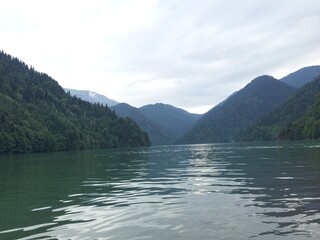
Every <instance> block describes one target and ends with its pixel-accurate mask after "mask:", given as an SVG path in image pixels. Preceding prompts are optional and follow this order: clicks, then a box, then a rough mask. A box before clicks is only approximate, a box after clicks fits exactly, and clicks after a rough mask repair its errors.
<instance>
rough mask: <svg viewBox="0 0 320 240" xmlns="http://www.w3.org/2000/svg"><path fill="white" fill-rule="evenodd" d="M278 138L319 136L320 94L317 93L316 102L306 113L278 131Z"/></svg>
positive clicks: (317, 137)
mask: <svg viewBox="0 0 320 240" xmlns="http://www.w3.org/2000/svg"><path fill="white" fill-rule="evenodd" d="M279 138H280V139H285V140H287V139H289V140H304V139H319V138H320V94H318V95H317V100H316V103H315V104H314V105H313V106H312V107H311V108H310V109H309V111H308V112H307V114H306V115H305V116H303V117H301V118H299V119H298V120H296V121H293V122H290V123H289V124H287V126H286V128H285V129H283V130H282V131H281V132H280V133H279Z"/></svg>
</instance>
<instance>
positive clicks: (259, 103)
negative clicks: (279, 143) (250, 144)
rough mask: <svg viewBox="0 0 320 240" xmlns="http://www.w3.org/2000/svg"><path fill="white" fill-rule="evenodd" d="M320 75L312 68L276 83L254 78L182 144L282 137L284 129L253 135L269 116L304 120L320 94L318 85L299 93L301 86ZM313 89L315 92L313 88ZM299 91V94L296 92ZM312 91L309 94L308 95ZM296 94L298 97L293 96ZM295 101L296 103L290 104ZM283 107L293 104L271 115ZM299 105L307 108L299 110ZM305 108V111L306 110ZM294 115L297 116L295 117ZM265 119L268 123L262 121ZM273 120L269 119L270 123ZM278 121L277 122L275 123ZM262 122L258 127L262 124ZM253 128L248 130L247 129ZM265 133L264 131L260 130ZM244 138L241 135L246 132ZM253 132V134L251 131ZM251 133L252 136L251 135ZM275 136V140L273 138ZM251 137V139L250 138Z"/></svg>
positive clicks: (202, 120)
mask: <svg viewBox="0 0 320 240" xmlns="http://www.w3.org/2000/svg"><path fill="white" fill-rule="evenodd" d="M318 75H320V66H310V67H305V68H302V69H300V70H298V71H295V72H293V73H291V74H289V75H287V76H286V77H284V78H282V79H280V81H279V80H276V79H274V78H272V77H270V76H261V77H258V78H256V79H254V80H253V81H252V82H251V83H249V84H248V85H247V86H246V87H244V88H243V89H241V90H239V91H237V92H235V93H234V94H232V95H231V96H230V97H229V98H227V99H226V100H224V101H223V102H222V103H220V104H218V105H217V106H216V107H214V108H212V109H211V110H210V111H209V112H207V113H205V114H204V115H203V116H202V117H201V118H200V119H199V120H198V121H197V123H196V124H195V125H194V126H193V127H192V128H191V129H190V130H189V131H188V132H187V133H186V134H185V135H184V136H183V137H182V138H181V139H179V140H178V143H209V142H229V141H235V140H242V141H243V140H244V141H248V140H270V139H277V138H279V137H280V136H279V131H280V129H279V128H280V127H279V125H277V127H276V128H274V127H269V129H268V134H260V135H259V134H257V135H255V134H253V132H257V131H258V129H257V127H251V128H250V126H251V125H252V126H255V124H256V125H257V123H256V122H257V121H258V122H259V123H260V122H264V124H266V123H267V122H270V119H269V118H272V117H269V115H272V116H273V115H275V116H276V117H277V118H278V119H279V120H280V119H281V121H283V119H288V120H287V121H285V122H284V123H283V124H286V123H288V122H290V120H293V119H296V118H297V117H301V116H302V115H303V114H305V113H306V109H307V108H308V106H310V104H311V105H312V104H313V103H314V100H315V98H314V94H315V93H316V92H318V93H320V92H319V90H318V88H317V87H316V86H312V84H311V87H306V88H307V90H302V93H301V91H298V90H297V89H299V88H300V87H301V86H304V85H305V84H307V83H310V82H312V80H314V78H315V77H317V76H318ZM312 88H313V89H312ZM296 91H297V92H296ZM307 92H308V93H307ZM294 93H296V95H293V94H294ZM303 93H305V94H307V95H308V94H309V95H311V96H313V98H312V100H309V101H307V100H306V99H303V98H299V96H300V95H301V94H303ZM288 99H291V100H290V101H291V102H292V103H290V101H289V102H287V103H286V101H287V100H288ZM281 104H284V105H285V106H286V105H290V107H288V108H287V110H286V111H284V110H281V108H280V110H276V111H282V112H281V113H275V114H273V113H271V112H272V111H274V110H275V109H278V108H277V107H278V106H279V105H281ZM297 106H303V107H301V108H298V107H297ZM302 108H304V109H303V110H302ZM292 116H296V118H293V117H292ZM261 119H264V120H261ZM268 119H269V120H268ZM275 122H277V121H275ZM259 123H258V125H259ZM247 128H249V129H248V130H246V129H247ZM250 129H251V130H250ZM259 130H260V131H261V128H259ZM244 131H246V133H243V134H244V135H241V133H242V132H244ZM250 131H251V132H250ZM249 132H250V134H249ZM270 135H272V136H273V137H271V136H270ZM249 136H250V138H249Z"/></svg>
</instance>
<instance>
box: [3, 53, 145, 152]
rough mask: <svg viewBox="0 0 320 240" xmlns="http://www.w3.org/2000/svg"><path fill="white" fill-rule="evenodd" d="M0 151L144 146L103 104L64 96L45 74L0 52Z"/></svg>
mask: <svg viewBox="0 0 320 240" xmlns="http://www.w3.org/2000/svg"><path fill="white" fill-rule="evenodd" d="M0 122H1V125H0V153H23V152H43V151H60V150H74V149H87V148H108V147H135V146H149V144H150V142H149V139H148V136H147V134H146V133H145V132H144V131H142V130H141V129H140V128H139V127H138V126H137V124H136V123H134V122H133V121H132V120H129V119H124V118H119V117H118V116H117V115H116V114H115V113H114V112H112V111H111V110H110V109H109V108H108V107H103V106H101V105H99V104H91V103H88V102H86V101H83V100H80V99H79V98H77V97H72V96H70V95H68V94H66V93H65V92H64V90H63V88H62V87H61V86H59V84H58V83H57V82H56V81H54V80H53V79H52V78H51V77H49V76H48V75H46V74H44V73H40V72H37V71H35V70H34V69H33V68H29V67H28V66H27V65H26V64H24V63H23V62H21V61H20V60H19V59H17V58H13V57H11V56H10V55H8V54H5V53H4V52H2V51H1V52H0Z"/></svg>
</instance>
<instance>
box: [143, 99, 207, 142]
mask: <svg viewBox="0 0 320 240" xmlns="http://www.w3.org/2000/svg"><path fill="white" fill-rule="evenodd" d="M140 111H141V112H142V113H143V114H144V115H145V116H146V117H148V118H149V119H151V120H152V121H154V122H155V123H157V124H159V125H160V126H161V127H162V129H164V130H165V131H166V132H167V133H168V134H169V137H170V139H171V141H170V142H168V143H167V144H171V143H173V142H174V141H176V140H178V139H179V138H180V137H182V136H183V134H185V133H186V132H187V131H188V130H189V129H190V128H191V127H192V126H193V125H194V124H195V122H196V121H197V120H198V119H199V118H200V116H201V115H199V114H193V113H189V112H187V111H185V110H183V109H181V108H177V107H174V106H172V105H169V104H163V103H156V104H149V105H146V106H143V107H141V108H140Z"/></svg>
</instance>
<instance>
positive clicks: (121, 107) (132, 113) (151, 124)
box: [111, 103, 173, 145]
mask: <svg viewBox="0 0 320 240" xmlns="http://www.w3.org/2000/svg"><path fill="white" fill-rule="evenodd" d="M111 109H112V110H114V111H115V112H116V114H117V115H119V116H121V117H129V118H131V119H132V120H134V121H135V122H136V123H137V124H138V125H139V126H140V127H141V128H142V129H143V130H144V131H146V132H147V133H148V136H149V139H150V142H151V144H152V145H165V144H169V143H172V142H173V139H172V136H171V134H170V133H169V132H168V131H167V130H165V129H163V128H162V127H161V125H160V124H158V123H157V122H155V121H153V120H151V119H150V118H148V117H147V116H145V114H144V113H142V112H141V111H140V109H139V108H135V107H132V106H130V105H129V104H126V103H120V104H118V105H115V106H113V107H111Z"/></svg>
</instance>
